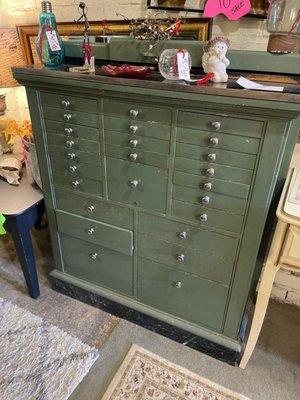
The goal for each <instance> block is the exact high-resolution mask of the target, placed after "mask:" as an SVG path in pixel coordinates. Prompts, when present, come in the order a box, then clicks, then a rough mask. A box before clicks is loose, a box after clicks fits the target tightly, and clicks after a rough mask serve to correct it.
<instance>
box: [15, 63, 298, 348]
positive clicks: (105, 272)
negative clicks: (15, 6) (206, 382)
mask: <svg viewBox="0 0 300 400" xmlns="http://www.w3.org/2000/svg"><path fill="white" fill-rule="evenodd" d="M55 74H57V73H54V75H55ZM61 74H62V75H61V76H62V77H63V78H64V79H63V86H62V85H61V83H60V80H59V79H58V80H57V79H56V78H55V76H56V75H55V76H54V75H53V76H52V73H51V72H47V73H45V72H43V71H34V72H33V71H32V70H30V71H27V70H22V69H20V70H16V71H15V76H16V77H17V79H18V80H19V81H20V82H22V83H24V84H25V85H27V80H28V79H29V80H31V84H30V87H29V86H28V87H27V96H28V101H29V106H30V111H31V116H32V122H33V127H34V131H35V135H36V142H37V147H38V156H39V163H40V169H41V174H42V179H43V187H44V190H45V199H46V205H47V210H48V217H49V223H50V229H51V235H52V243H53V249H54V255H55V261H56V270H55V271H53V273H52V275H53V277H54V279H55V280H56V281H62V282H64V283H65V284H69V285H75V286H78V287H80V288H82V289H85V290H86V291H88V292H90V293H96V294H98V295H101V296H103V297H105V298H107V299H110V300H113V301H117V302H119V303H121V304H122V305H126V306H127V307H130V308H133V309H135V310H137V311H140V312H143V313H145V314H148V315H150V316H152V317H155V318H157V319H160V320H162V321H165V322H168V323H169V324H171V325H174V326H176V327H180V328H181V329H184V330H186V331H189V332H192V333H193V334H195V335H199V336H202V337H205V338H206V339H209V340H210V341H212V342H215V343H218V344H221V345H223V346H225V347H227V348H230V349H231V350H234V351H236V352H239V351H240V348H241V338H240V336H239V334H240V327H241V324H242V321H243V315H244V312H245V307H246V303H247V300H248V299H249V296H250V295H251V294H252V291H251V287H252V286H253V279H254V276H256V274H255V266H256V260H257V254H258V250H259V246H260V241H261V237H262V233H263V229H264V225H265V221H266V218H267V214H268V210H269V207H270V204H271V199H272V196H273V193H274V191H275V190H276V188H277V186H278V185H279V183H280V181H281V180H282V179H283V178H284V176H285V172H286V169H287V166H288V162H289V157H290V153H291V150H292V148H293V144H294V142H295V140H296V135H297V121H298V120H297V118H298V116H299V111H300V107H299V104H297V103H293V102H291V101H287V100H284V99H285V97H284V96H285V95H284V94H282V96H283V100H282V101H280V100H278V99H277V100H276V101H268V100H266V99H265V97H264V95H262V94H257V96H256V99H255V101H253V100H252V99H247V94H245V92H242V91H237V92H236V93H239V92H241V93H239V95H238V96H233V95H227V93H226V89H225V90H224V96H227V97H226V101H222V102H221V103H220V96H219V94H218V95H215V94H214V91H213V89H212V92H211V93H210V94H208V93H207V91H206V92H205V93H204V92H203V93H202V92H201V88H199V89H198V93H195V90H194V89H193V90H192V89H191V91H190V92H189V91H188V90H187V88H186V87H184V89H181V87H180V85H179V86H178V85H173V86H171V87H169V86H168V89H167V90H164V87H163V85H161V86H158V84H157V83H156V84H155V85H154V87H153V88H149V87H146V86H147V85H146V86H145V87H143V84H142V82H139V85H140V86H135V91H134V92H132V90H131V89H132V87H131V86H130V85H131V83H130V82H132V81H122V85H120V86H116V85H114V84H113V83H112V82H111V81H110V80H109V79H108V78H103V77H98V78H97V77H85V79H83V80H79V79H78V80H77V78H75V77H74V76H73V75H71V76H69V75H68V74H67V73H61ZM41 77H43V79H41ZM75 82H76V85H73V83H75ZM127 87H128V88H129V89H130V90H129V92H132V94H129V93H127V92H126V88H127ZM99 88H100V89H101V90H99ZM260 96H261V97H262V98H260Z"/></svg>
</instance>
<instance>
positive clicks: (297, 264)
mask: <svg viewBox="0 0 300 400" xmlns="http://www.w3.org/2000/svg"><path fill="white" fill-rule="evenodd" d="M279 263H280V264H287V265H289V266H290V267H293V268H295V269H296V270H297V269H299V272H300V228H297V227H296V226H293V225H290V227H289V230H288V232H287V234H286V237H285V242H284V245H283V251H282V255H281V257H280V262H279Z"/></svg>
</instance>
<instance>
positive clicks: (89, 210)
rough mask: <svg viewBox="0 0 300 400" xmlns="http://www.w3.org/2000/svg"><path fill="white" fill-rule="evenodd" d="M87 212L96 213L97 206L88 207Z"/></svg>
mask: <svg viewBox="0 0 300 400" xmlns="http://www.w3.org/2000/svg"><path fill="white" fill-rule="evenodd" d="M86 210H87V212H89V213H92V212H94V211H95V206H88V207H87V208H86Z"/></svg>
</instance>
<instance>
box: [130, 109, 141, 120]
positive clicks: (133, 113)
mask: <svg viewBox="0 0 300 400" xmlns="http://www.w3.org/2000/svg"><path fill="white" fill-rule="evenodd" d="M129 114H130V116H131V118H136V117H137V116H138V115H139V112H138V110H130V112H129Z"/></svg>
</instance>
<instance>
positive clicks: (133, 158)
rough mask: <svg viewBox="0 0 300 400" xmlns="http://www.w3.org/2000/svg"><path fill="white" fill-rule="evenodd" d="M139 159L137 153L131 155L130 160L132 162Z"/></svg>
mask: <svg viewBox="0 0 300 400" xmlns="http://www.w3.org/2000/svg"><path fill="white" fill-rule="evenodd" d="M137 158H138V155H137V154H136V153H131V154H129V160H130V161H136V160H137Z"/></svg>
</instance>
